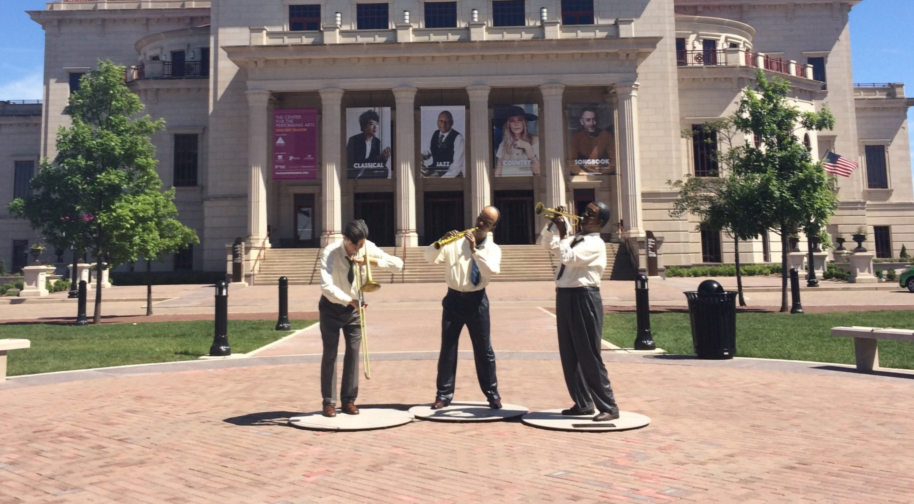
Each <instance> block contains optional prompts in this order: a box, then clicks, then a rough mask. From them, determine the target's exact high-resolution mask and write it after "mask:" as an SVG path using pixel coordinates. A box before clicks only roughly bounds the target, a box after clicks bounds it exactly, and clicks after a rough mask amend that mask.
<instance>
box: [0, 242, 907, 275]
mask: <svg viewBox="0 0 914 504" xmlns="http://www.w3.org/2000/svg"><path fill="white" fill-rule="evenodd" d="M899 257H900V258H902V259H905V260H907V259H910V258H911V256H909V255H908V249H907V248H905V246H904V244H902V245H901V254H900V255H899ZM0 264H2V263H0ZM0 274H2V273H0Z"/></svg>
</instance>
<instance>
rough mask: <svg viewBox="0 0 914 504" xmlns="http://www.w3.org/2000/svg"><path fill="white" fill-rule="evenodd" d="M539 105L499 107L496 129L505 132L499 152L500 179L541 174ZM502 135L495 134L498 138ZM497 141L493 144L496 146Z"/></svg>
mask: <svg viewBox="0 0 914 504" xmlns="http://www.w3.org/2000/svg"><path fill="white" fill-rule="evenodd" d="M526 107H529V108H532V109H533V110H534V111H536V105H525V106H524V107H519V106H517V105H498V106H496V107H495V114H494V115H495V118H494V119H493V126H494V127H495V128H496V129H499V130H501V142H500V143H498V144H497V149H496V151H495V176H496V177H528V176H531V175H539V174H540V161H539V151H540V142H539V137H538V136H537V135H536V121H537V119H539V118H538V117H537V116H536V114H531V113H529V112H527V111H526V110H524V108H526ZM497 137H498V135H494V138H496V139H497ZM494 143H495V142H494V141H493V144H494Z"/></svg>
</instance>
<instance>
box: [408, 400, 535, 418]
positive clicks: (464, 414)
mask: <svg viewBox="0 0 914 504" xmlns="http://www.w3.org/2000/svg"><path fill="white" fill-rule="evenodd" d="M528 411H530V410H528V409H527V408H525V407H523V406H518V405H516V404H502V408H501V409H497V410H496V409H492V408H490V407H489V403H487V402H476V401H461V402H457V401H455V402H452V403H451V404H450V406H447V407H444V408H441V409H436V410H433V409H432V405H431V404H424V405H422V406H413V407H412V408H410V409H409V412H410V414H412V415H413V416H414V417H416V418H421V419H423V420H435V421H441V422H498V421H500V420H507V419H509V418H517V417H519V416H522V415H524V414H525V413H527V412H528Z"/></svg>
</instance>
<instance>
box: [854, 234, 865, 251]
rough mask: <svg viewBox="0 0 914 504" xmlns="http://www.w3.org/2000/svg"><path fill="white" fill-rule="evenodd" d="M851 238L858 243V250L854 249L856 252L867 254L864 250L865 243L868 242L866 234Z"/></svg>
mask: <svg viewBox="0 0 914 504" xmlns="http://www.w3.org/2000/svg"><path fill="white" fill-rule="evenodd" d="M851 238H853V239H854V241H855V242H857V248H855V249H854V252H866V249H865V248H863V242H865V241H866V235H865V234H860V233H855V234H854V235H853V236H851Z"/></svg>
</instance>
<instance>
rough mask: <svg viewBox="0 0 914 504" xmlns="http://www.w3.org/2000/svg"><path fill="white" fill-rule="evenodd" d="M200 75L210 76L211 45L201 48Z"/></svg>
mask: <svg viewBox="0 0 914 504" xmlns="http://www.w3.org/2000/svg"><path fill="white" fill-rule="evenodd" d="M200 77H209V47H201V48H200Z"/></svg>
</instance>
